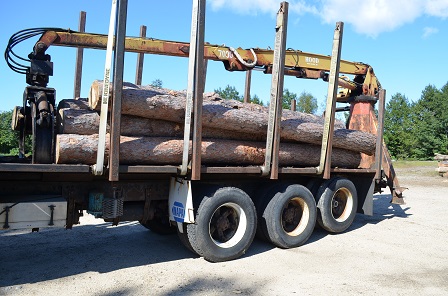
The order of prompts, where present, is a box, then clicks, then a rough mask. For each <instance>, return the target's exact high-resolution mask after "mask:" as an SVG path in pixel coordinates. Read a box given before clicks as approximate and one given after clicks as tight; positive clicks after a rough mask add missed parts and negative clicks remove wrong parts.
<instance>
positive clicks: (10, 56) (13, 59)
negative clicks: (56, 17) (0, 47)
mask: <svg viewBox="0 0 448 296" xmlns="http://www.w3.org/2000/svg"><path fill="white" fill-rule="evenodd" d="M47 31H58V32H68V31H69V30H65V29H61V28H30V29H24V30H21V31H18V32H16V33H14V34H13V35H12V36H11V37H10V38H9V42H8V45H7V46H6V49H5V55H4V56H5V61H6V63H7V64H8V67H9V68H11V70H13V71H14V72H17V73H20V74H26V73H27V70H28V68H29V66H27V65H23V64H21V63H20V61H19V60H21V61H25V62H30V60H29V59H28V58H23V57H21V56H19V55H17V54H16V53H15V52H14V51H13V48H14V46H16V45H17V44H19V43H20V42H22V41H25V40H27V39H30V38H32V37H34V36H37V35H40V34H44V33H45V32H47Z"/></svg>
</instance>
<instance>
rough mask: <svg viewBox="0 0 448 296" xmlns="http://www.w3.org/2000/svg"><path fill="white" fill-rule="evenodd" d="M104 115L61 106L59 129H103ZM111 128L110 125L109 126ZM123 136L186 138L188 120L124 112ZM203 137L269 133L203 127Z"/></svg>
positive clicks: (88, 132)
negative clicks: (154, 117) (170, 119)
mask: <svg viewBox="0 0 448 296" xmlns="http://www.w3.org/2000/svg"><path fill="white" fill-rule="evenodd" d="M99 123H100V116H99V114H98V113H97V112H96V111H90V110H77V109H59V114H58V133H60V134H79V135H93V134H97V133H98V130H99ZM107 132H109V125H108V126H107ZM121 135H122V136H134V137H140V136H147V137H148V136H150V137H171V138H182V137H183V135H184V124H183V123H176V122H172V121H166V120H158V119H149V118H143V117H137V116H132V115H122V116H121ZM202 137H203V138H204V139H207V138H214V139H229V140H246V141H265V137H263V136H262V135H260V134H248V133H243V132H240V133H229V131H227V130H222V129H213V128H207V127H205V128H203V130H202Z"/></svg>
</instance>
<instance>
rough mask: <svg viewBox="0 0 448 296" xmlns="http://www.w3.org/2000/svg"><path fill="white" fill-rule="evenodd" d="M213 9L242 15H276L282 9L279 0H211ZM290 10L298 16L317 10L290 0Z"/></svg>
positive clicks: (297, 0) (304, 3)
mask: <svg viewBox="0 0 448 296" xmlns="http://www.w3.org/2000/svg"><path fill="white" fill-rule="evenodd" d="M209 2H210V3H211V6H212V9H214V10H219V9H231V10H233V11H235V12H237V13H240V14H257V13H258V12H261V13H269V14H275V13H276V12H277V11H278V9H279V8H280V2H281V1H279V0H209ZM288 2H289V10H290V12H294V13H297V14H304V13H314V14H317V9H316V8H315V6H313V5H307V4H306V1H305V0H296V1H294V0H290V1H288Z"/></svg>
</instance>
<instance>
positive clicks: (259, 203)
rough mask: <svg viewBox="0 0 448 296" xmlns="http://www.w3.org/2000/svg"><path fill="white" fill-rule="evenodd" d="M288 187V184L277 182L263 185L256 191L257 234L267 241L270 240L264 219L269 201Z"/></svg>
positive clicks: (259, 237)
mask: <svg viewBox="0 0 448 296" xmlns="http://www.w3.org/2000/svg"><path fill="white" fill-rule="evenodd" d="M287 187H288V185H287V184H284V183H283V184H282V183H277V184H273V185H270V186H267V187H263V188H261V189H260V190H258V191H257V192H256V197H255V207H256V209H257V221H258V223H257V231H256V232H255V236H256V237H257V238H258V239H260V240H262V241H265V242H270V239H269V236H268V233H267V229H266V222H265V221H264V217H263V214H264V211H265V210H266V207H267V205H268V203H269V202H270V201H271V200H272V198H273V197H274V196H275V195H276V194H277V193H278V192H282V191H284V190H285V189H286V188H287Z"/></svg>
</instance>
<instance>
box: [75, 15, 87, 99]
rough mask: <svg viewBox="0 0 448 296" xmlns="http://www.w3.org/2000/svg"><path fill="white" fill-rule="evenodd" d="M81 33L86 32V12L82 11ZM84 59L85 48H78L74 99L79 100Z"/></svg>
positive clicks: (80, 16)
mask: <svg viewBox="0 0 448 296" xmlns="http://www.w3.org/2000/svg"><path fill="white" fill-rule="evenodd" d="M78 31H79V32H82V33H83V32H85V31H86V12H85V11H81V12H80V13H79V26H78ZM83 58H84V48H82V47H78V49H77V50H76V68H75V85H74V87H73V89H74V90H73V98H79V97H80V96H81V78H82V61H83Z"/></svg>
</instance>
